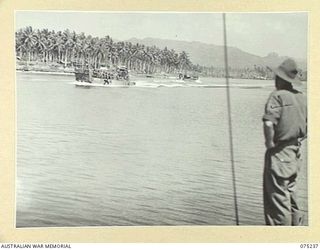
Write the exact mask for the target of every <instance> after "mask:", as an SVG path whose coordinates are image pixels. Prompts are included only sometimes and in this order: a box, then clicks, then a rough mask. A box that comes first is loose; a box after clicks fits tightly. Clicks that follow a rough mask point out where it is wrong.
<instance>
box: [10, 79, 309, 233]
mask: <svg viewBox="0 0 320 250" xmlns="http://www.w3.org/2000/svg"><path fill="white" fill-rule="evenodd" d="M135 81H136V82H137V86H138V87H130V88H90V89H84V88H76V87H75V86H74V85H72V83H73V82H74V80H73V77H72V76H53V75H45V74H30V73H17V181H16V187H17V211H16V224H17V227H52V226H55V227H60V226H131V225H234V224H235V218H234V199H233V197H234V194H233V188H232V175H231V164H230V153H229V152H230V151H229V139H228V138H229V137H228V136H229V134H228V124H227V118H228V113H227V105H226V89H225V88H224V87H223V84H224V80H223V79H209V78H208V79H202V83H201V84H200V85H202V86H200V87H197V86H196V84H194V86H186V85H185V84H184V83H181V82H177V81H173V80H168V79H142V78H141V79H135ZM231 84H232V87H233V88H231V98H232V122H233V136H234V137H233V140H234V154H235V167H236V179H237V182H236V184H237V191H238V196H237V198H238V203H239V204H238V205H239V208H238V209H239V216H240V224H241V225H263V224H264V217H263V208H262V172H263V158H264V138H263V134H262V123H261V116H262V114H263V111H264V103H265V101H266V99H267V97H268V95H269V93H270V91H272V89H273V83H272V82H271V81H255V80H232V81H231ZM237 84H238V85H237ZM160 85H161V86H160ZM198 85H199V84H198ZM235 86H240V87H235ZM209 87H214V88H209ZM304 144H305V143H304ZM305 147H306V146H305V145H304V157H305V158H306V150H305ZM306 176H307V169H306V160H305V161H304V166H303V169H302V175H301V178H300V180H301V183H300V190H301V192H300V194H301V199H300V200H301V202H302V205H303V209H304V211H305V212H306V218H307V180H306ZM306 223H307V222H306Z"/></svg>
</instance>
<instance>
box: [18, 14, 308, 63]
mask: <svg viewBox="0 0 320 250" xmlns="http://www.w3.org/2000/svg"><path fill="white" fill-rule="evenodd" d="M226 20H227V21H226V23H227V41H228V46H233V47H237V48H239V49H241V50H243V51H246V52H248V53H251V54H255V55H258V56H266V55H267V54H269V53H271V52H276V53H278V54H279V55H281V56H289V57H294V58H299V59H303V60H306V59H307V51H308V46H307V43H308V13H307V12H295V13H293V12H288V13H227V14H226ZM15 24H16V30H18V29H20V28H24V27H26V26H32V27H33V28H34V29H43V28H47V29H49V30H55V31H59V30H61V31H63V30H65V29H69V30H71V31H75V32H77V33H78V32H84V33H85V34H86V35H92V36H98V37H104V36H106V35H109V36H110V37H112V38H113V39H116V40H128V39H130V38H133V37H135V38H139V39H143V38H147V37H152V38H160V39H171V40H180V41H198V42H203V43H207V44H215V45H223V26H222V14H221V13H200V12H197V13H192V12H69V11H59V12H54V11H16V19H15Z"/></svg>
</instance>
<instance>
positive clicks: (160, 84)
mask: <svg viewBox="0 0 320 250" xmlns="http://www.w3.org/2000/svg"><path fill="white" fill-rule="evenodd" d="M134 83H135V84H134V85H112V84H110V85H108V84H106V85H103V84H98V83H86V82H77V81H75V82H71V83H69V84H72V85H75V86H76V87H83V88H91V87H100V88H226V84H200V83H197V82H196V81H195V82H193V83H189V82H185V81H183V80H175V81H157V82H150V81H141V80H138V81H135V82H134ZM264 87H265V86H259V85H252V84H232V85H230V88H243V89H257V88H264Z"/></svg>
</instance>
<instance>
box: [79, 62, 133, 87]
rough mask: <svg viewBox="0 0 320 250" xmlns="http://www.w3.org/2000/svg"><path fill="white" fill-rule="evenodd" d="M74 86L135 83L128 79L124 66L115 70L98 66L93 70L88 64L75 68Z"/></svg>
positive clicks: (128, 84)
mask: <svg viewBox="0 0 320 250" xmlns="http://www.w3.org/2000/svg"><path fill="white" fill-rule="evenodd" d="M75 78H76V84H75V85H76V87H85V88H88V87H90V86H92V87H100V86H110V87H111V86H119V87H121V86H130V85H135V83H134V82H131V81H130V80H129V73H128V69H127V68H126V67H124V66H121V67H117V69H116V70H109V69H106V68H100V69H96V70H93V69H92V68H90V67H89V66H88V65H87V66H78V67H76V68H75Z"/></svg>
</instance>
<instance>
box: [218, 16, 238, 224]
mask: <svg viewBox="0 0 320 250" xmlns="http://www.w3.org/2000/svg"><path fill="white" fill-rule="evenodd" d="M222 17H223V38H224V65H225V73H226V85H227V86H226V90H227V103H228V124H229V146H230V158H231V168H232V184H233V194H234V195H233V197H234V210H235V218H236V224H237V225H239V213H238V201H237V188H236V174H235V165H234V153H233V135H232V119H231V101H230V84H229V68H228V48H227V26H226V14H225V13H223V14H222Z"/></svg>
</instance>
